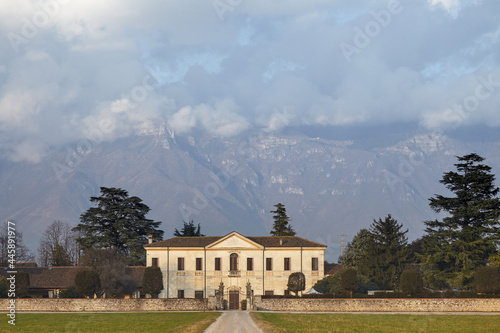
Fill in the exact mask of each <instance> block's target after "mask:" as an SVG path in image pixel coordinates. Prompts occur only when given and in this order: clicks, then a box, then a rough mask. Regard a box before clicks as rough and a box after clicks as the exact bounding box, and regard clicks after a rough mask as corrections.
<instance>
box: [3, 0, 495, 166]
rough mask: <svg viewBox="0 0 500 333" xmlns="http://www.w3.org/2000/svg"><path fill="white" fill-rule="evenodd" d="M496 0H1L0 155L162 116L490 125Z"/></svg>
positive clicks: (216, 126) (202, 121)
mask: <svg viewBox="0 0 500 333" xmlns="http://www.w3.org/2000/svg"><path fill="white" fill-rule="evenodd" d="M499 36H500V2H499V1H494V0H469V1H466V0H407V1H404V0H402V1H387V0H356V1H353V0H338V1H337V0H329V1H327V0H307V1H305V0H304V1H299V0H287V1H284V0H274V1H269V0H252V1H249V0H207V1H195V0H189V1H188V0H169V1H160V0H158V1H155V0H150V1H148V0H145V1H132V0H106V1H97V0H85V1H83V0H81V1H77V0H73V1H70V0H12V1H1V2H0V43H1V45H2V47H1V48H0V159H3V160H9V161H14V162H30V163H37V162H39V161H41V160H42V159H43V158H44V157H45V156H46V155H47V154H48V153H49V152H50V151H51V150H53V149H57V148H58V147H62V146H64V145H65V144H68V143H71V142H77V141H79V140H94V141H103V140H105V141H106V140H114V139H117V138H121V137H126V136H130V135H134V134H137V133H140V132H141V131H145V130H148V129H152V128H156V127H158V126H168V127H169V128H171V129H172V130H173V131H174V132H175V133H179V134H183V133H191V132H195V131H196V132H199V131H203V132H206V133H208V134H211V135H215V136H221V137H230V136H234V135H237V134H238V133H240V132H242V131H244V130H246V129H248V128H250V127H252V126H256V125H257V126H262V127H272V126H273V120H275V119H276V115H279V116H280V117H281V118H283V117H285V118H286V119H287V122H286V124H287V125H288V126H301V125H325V126H327V125H335V126H344V125H350V126H352V125H366V124H370V125H375V126H376V125H387V124H391V123H404V122H408V123H415V124H418V125H419V126H421V127H422V128H424V129H429V130H446V129H448V128H453V129H457V128H459V127H460V126H463V125H482V126H489V127H492V128H497V127H500V112H499V110H500V108H499V106H500V67H499V62H500V58H499V57H500V43H499Z"/></svg>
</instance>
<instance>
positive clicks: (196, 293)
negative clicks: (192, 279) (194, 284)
mask: <svg viewBox="0 0 500 333" xmlns="http://www.w3.org/2000/svg"><path fill="white" fill-rule="evenodd" d="M194 298H198V299H201V298H203V290H195V291H194Z"/></svg>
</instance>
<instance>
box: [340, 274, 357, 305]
mask: <svg viewBox="0 0 500 333" xmlns="http://www.w3.org/2000/svg"><path fill="white" fill-rule="evenodd" d="M358 286H359V281H358V273H357V272H356V269H355V268H353V267H349V268H346V269H344V270H343V271H341V272H340V287H341V288H342V289H343V290H345V291H347V292H349V294H350V296H351V298H352V293H353V292H354V291H355V290H356V289H358Z"/></svg>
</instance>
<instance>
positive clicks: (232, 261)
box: [229, 253, 238, 271]
mask: <svg viewBox="0 0 500 333" xmlns="http://www.w3.org/2000/svg"><path fill="white" fill-rule="evenodd" d="M229 270H230V271H237V270H238V255H237V254H236V253H231V255H230V256H229Z"/></svg>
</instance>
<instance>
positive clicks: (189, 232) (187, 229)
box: [174, 220, 205, 237]
mask: <svg viewBox="0 0 500 333" xmlns="http://www.w3.org/2000/svg"><path fill="white" fill-rule="evenodd" d="M182 222H183V223H184V226H183V227H182V229H181V231H179V230H177V228H175V231H174V236H175V237H203V236H205V235H204V234H202V233H201V227H200V224H199V223H198V227H195V225H194V221H193V220H191V221H189V223H187V222H185V221H182Z"/></svg>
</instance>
